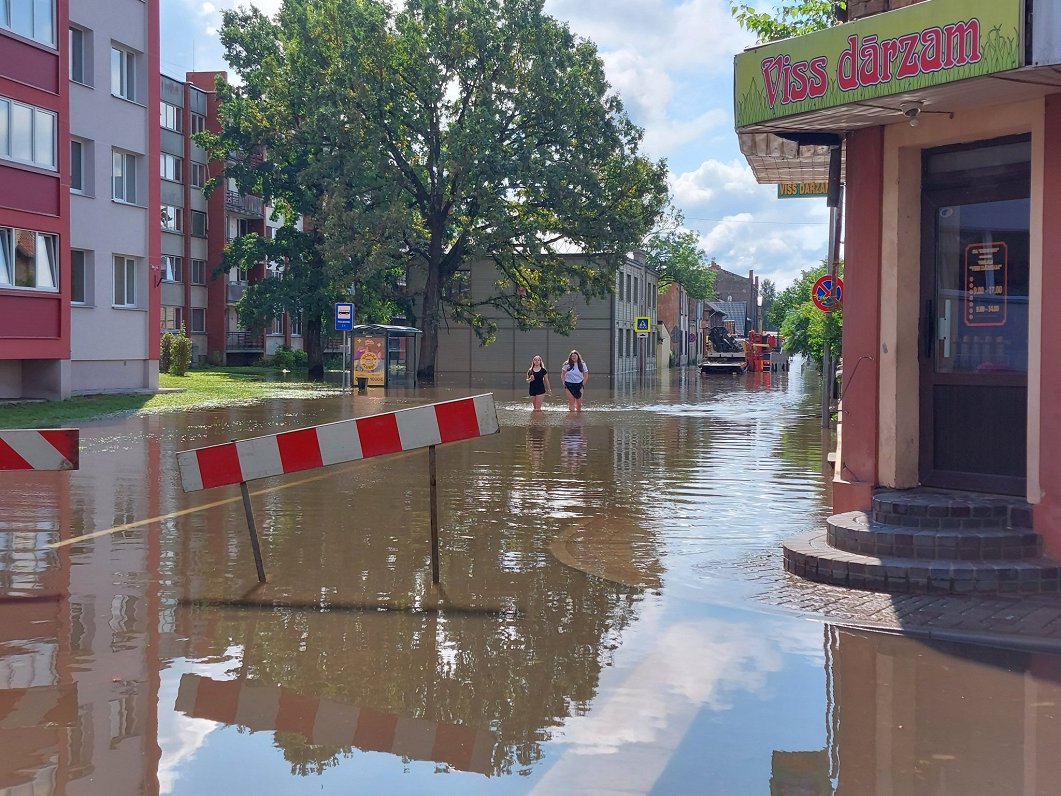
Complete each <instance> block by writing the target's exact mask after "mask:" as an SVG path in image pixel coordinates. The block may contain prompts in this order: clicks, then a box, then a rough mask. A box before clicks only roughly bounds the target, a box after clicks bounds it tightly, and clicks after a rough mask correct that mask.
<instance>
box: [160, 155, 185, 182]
mask: <svg viewBox="0 0 1061 796" xmlns="http://www.w3.org/2000/svg"><path fill="white" fill-rule="evenodd" d="M160 176H161V177H162V179H164V180H170V181H171V182H180V181H181V180H183V179H184V159H183V158H179V157H177V156H176V155H170V154H169V153H168V152H163V153H162V169H161V172H160Z"/></svg>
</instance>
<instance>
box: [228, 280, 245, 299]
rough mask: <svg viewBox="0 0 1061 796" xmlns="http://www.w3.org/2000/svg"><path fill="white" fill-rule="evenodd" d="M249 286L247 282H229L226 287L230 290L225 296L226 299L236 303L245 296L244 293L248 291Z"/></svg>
mask: <svg viewBox="0 0 1061 796" xmlns="http://www.w3.org/2000/svg"><path fill="white" fill-rule="evenodd" d="M247 287H248V285H247V283H246V282H229V283H228V286H227V288H226V290H227V291H228V292H227V294H226V296H225V300H226V301H227V302H228V303H229V304H235V303H236V302H237V301H239V300H240V299H241V298H242V297H243V294H244V293H246V292H247Z"/></svg>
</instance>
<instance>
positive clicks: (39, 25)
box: [0, 0, 55, 47]
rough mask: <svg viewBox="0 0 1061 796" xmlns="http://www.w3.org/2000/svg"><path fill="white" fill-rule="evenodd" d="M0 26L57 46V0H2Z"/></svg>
mask: <svg viewBox="0 0 1061 796" xmlns="http://www.w3.org/2000/svg"><path fill="white" fill-rule="evenodd" d="M0 27H2V28H7V29H8V30H10V31H13V32H15V33H17V34H18V35H19V36H25V37H26V38H27V39H33V40H34V41H39V42H40V43H41V44H47V45H49V46H50V47H54V46H55V0H0Z"/></svg>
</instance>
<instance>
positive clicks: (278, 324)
mask: <svg viewBox="0 0 1061 796" xmlns="http://www.w3.org/2000/svg"><path fill="white" fill-rule="evenodd" d="M283 333H284V316H283V315H280V316H278V317H276V318H273V328H272V330H271V331H270V332H269V334H274V335H281V334H283Z"/></svg>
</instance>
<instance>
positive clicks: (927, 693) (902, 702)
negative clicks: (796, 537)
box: [771, 626, 1061, 796]
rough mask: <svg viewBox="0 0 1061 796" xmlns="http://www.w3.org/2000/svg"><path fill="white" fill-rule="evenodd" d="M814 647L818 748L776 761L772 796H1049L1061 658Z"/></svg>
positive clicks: (892, 646) (952, 649) (879, 642)
mask: <svg viewBox="0 0 1061 796" xmlns="http://www.w3.org/2000/svg"><path fill="white" fill-rule="evenodd" d="M825 647H826V650H825V651H826V672H827V679H828V686H827V688H828V698H829V699H828V705H829V713H828V716H827V720H828V738H829V745H828V749H827V750H825V751H823V752H815V751H810V752H775V754H774V759H773V780H772V784H771V793H772V794H795V793H798V794H807V795H809V796H818V794H830V793H834V792H835V793H836V794H851V795H855V794H859V795H860V794H866V793H881V794H971V793H977V794H979V793H983V794H988V793H990V794H1008V793H1012V794H1017V793H1020V794H1048V793H1056V792H1057V783H1058V782H1061V757H1059V756H1058V754H1057V749H1058V748H1059V745H1061V658H1059V657H1057V656H1054V655H1047V654H1045V653H1031V652H1020V651H1013V650H1005V649H1001V648H993V647H981V646H972V645H964V644H951V643H940V642H933V643H920V642H917V641H914V640H912V639H910V638H907V637H903V636H898V635H891V634H881V633H869V632H862V631H856V630H848V629H843V628H838V627H834V626H826V629H825ZM830 779H831V780H832V782H833V783H835V791H834V790H833V787H832V784H831V783H830Z"/></svg>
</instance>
